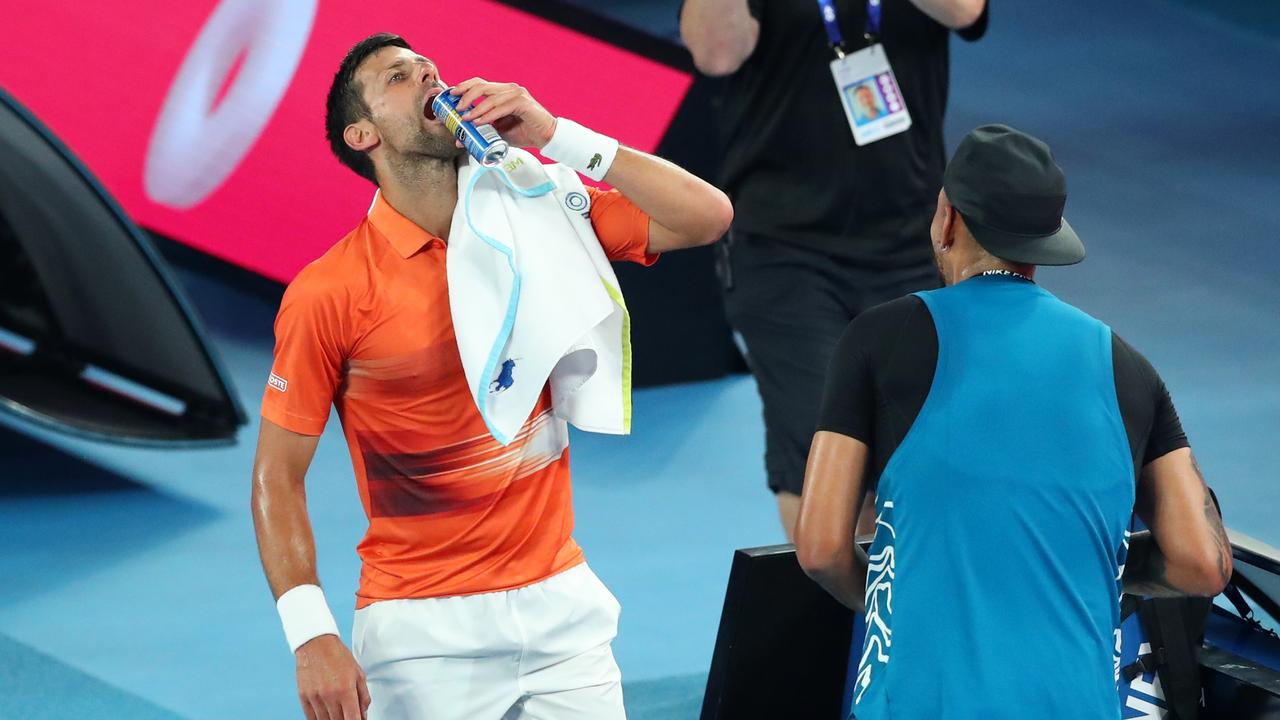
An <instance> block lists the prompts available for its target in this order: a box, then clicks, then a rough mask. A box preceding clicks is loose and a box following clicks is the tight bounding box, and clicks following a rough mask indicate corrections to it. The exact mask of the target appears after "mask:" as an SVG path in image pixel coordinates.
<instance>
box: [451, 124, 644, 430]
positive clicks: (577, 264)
mask: <svg viewBox="0 0 1280 720" xmlns="http://www.w3.org/2000/svg"><path fill="white" fill-rule="evenodd" d="M446 258H447V259H446V264H447V269H448V276H449V308H450V311H451V312H452V313H453V327H454V332H455V334H456V335H457V338H458V352H459V354H460V355H461V357H462V367H463V370H464V371H465V372H466V376H467V384H468V386H469V387H470V388H471V394H472V397H473V398H474V399H475V402H476V407H477V408H479V410H480V415H481V416H482V417H483V418H484V421H485V424H486V425H487V426H488V428H489V432H490V433H492V435H493V437H494V438H496V439H497V440H498V442H500V443H502V444H503V445H507V444H509V443H510V442H511V440H512V438H514V437H515V436H516V433H517V432H518V431H519V430H520V428H521V427H522V426H523V425H524V423H525V421H526V420H527V419H528V417H529V414H530V413H531V412H532V411H533V408H534V405H535V404H537V402H538V397H539V395H541V394H542V388H543V387H544V386H545V385H546V384H547V382H548V381H550V383H551V399H552V405H553V408H554V412H555V415H556V416H557V417H559V418H561V419H563V420H565V421H567V422H569V423H572V424H573V425H574V426H576V427H578V428H580V429H582V430H588V431H591V432H600V433H611V434H619V435H621V434H627V433H629V432H631V338H630V333H631V321H630V317H629V315H628V314H627V308H626V303H625V302H624V301H623V298H622V293H621V291H620V290H619V289H618V279H617V276H615V275H614V273H613V268H612V267H611V266H610V265H609V260H608V258H607V257H606V256H605V253H604V250H603V249H602V248H601V247H600V241H599V239H598V238H597V237H596V234H595V230H594V229H593V228H592V226H591V219H590V195H589V194H588V193H587V190H586V188H585V187H584V186H583V185H582V181H581V179H579V177H578V174H577V173H576V172H574V171H573V170H572V169H570V168H566V167H563V166H561V165H543V164H542V163H540V162H539V161H538V159H537V158H535V157H534V156H533V155H530V154H529V153H527V152H525V151H523V150H518V149H513V150H512V151H511V153H510V154H509V155H508V156H507V159H506V160H505V161H504V162H503V163H502V165H501V166H500V167H499V168H492V169H489V168H483V167H481V166H480V165H479V164H478V163H477V162H476V161H475V160H471V161H470V162H469V164H468V165H466V166H465V167H462V168H460V169H459V171H458V207H457V210H456V211H455V212H454V215H453V223H452V225H451V228H450V231H449V247H448V255H447V256H446Z"/></svg>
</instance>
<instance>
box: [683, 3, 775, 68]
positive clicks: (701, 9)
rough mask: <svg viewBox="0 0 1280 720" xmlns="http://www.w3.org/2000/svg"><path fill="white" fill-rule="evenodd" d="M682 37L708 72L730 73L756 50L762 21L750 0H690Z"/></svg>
mask: <svg viewBox="0 0 1280 720" xmlns="http://www.w3.org/2000/svg"><path fill="white" fill-rule="evenodd" d="M680 36H681V37H682V38H683V39H684V44H685V45H686V46H687V47H688V48H689V52H690V54H692V55H693V63H694V65H695V66H697V68H698V70H699V71H701V72H702V73H703V74H705V75H713V76H715V75H728V74H730V73H733V72H734V71H736V70H737V69H738V68H739V67H741V66H742V63H743V62H745V61H746V59H747V58H748V57H750V56H751V53H752V52H753V51H754V50H755V46H756V41H757V39H758V38H759V36H760V24H759V22H758V21H757V20H756V19H755V18H753V17H751V11H750V10H748V9H747V0H686V2H685V4H684V9H683V10H682V11H681V13H680Z"/></svg>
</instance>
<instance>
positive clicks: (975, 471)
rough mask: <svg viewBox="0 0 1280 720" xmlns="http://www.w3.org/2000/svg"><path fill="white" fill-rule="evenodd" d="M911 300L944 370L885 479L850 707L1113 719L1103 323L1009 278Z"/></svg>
mask: <svg viewBox="0 0 1280 720" xmlns="http://www.w3.org/2000/svg"><path fill="white" fill-rule="evenodd" d="M918 295H919V297H920V298H921V299H923V300H924V302H925V305H926V306H927V307H928V309H929V312H930V314H931V315H932V316H933V322H934V325H935V327H936V329H937V333H938V362H937V367H936V369H935V371H934V378H933V385H932V387H931V389H930V391H929V395H928V398H927V399H926V400H925V403H924V406H923V407H922V408H921V410H920V414H919V416H918V417H917V418H916V420H915V422H914V423H913V424H912V426H911V429H910V431H909V432H908V433H907V435H906V437H905V438H904V439H903V441H902V444H901V445H900V446H899V447H898V449H897V451H896V452H895V453H894V454H893V455H892V457H891V458H890V459H889V462H888V464H887V465H886V467H885V469H884V472H883V473H882V474H881V477H880V484H879V487H878V489H877V496H876V510H877V515H878V517H877V520H876V534H875V541H874V543H873V544H872V546H871V551H870V558H871V562H870V567H869V569H868V572H867V587H866V600H867V611H866V625H867V632H866V639H865V641H864V645H863V652H862V654H861V661H860V663H859V665H858V668H857V671H856V672H857V676H856V678H855V680H854V684H853V693H854V699H855V706H854V715H855V716H856V717H857V719H858V720H882V719H887V718H899V719H907V720H915V719H917V718H929V719H930V720H948V719H953V718H954V719H956V720H979V719H980V720H999V719H1001V718H1010V719H1011V720H1012V719H1013V718H1017V719H1018V720H1022V719H1023V718H1032V717H1034V718H1048V719H1056V718H1070V719H1071V720H1078V719H1087V720H1093V719H1095V718H1098V719H1103V718H1105V719H1107V720H1113V719H1116V718H1119V717H1120V708H1119V703H1118V702H1117V700H1116V697H1117V696H1116V685H1115V678H1116V672H1117V665H1116V663H1117V662H1118V661H1117V659H1116V654H1115V653H1116V646H1117V642H1118V636H1117V628H1118V626H1119V614H1120V612H1119V595H1120V588H1119V577H1120V573H1121V570H1122V568H1123V562H1124V555H1125V552H1126V530H1127V528H1128V523H1129V518H1130V514H1131V513H1132V511H1133V502H1134V468H1133V458H1132V455H1131V454H1130V449H1129V441H1128V438H1127V436H1126V435H1125V429H1124V422H1123V420H1122V418H1121V415H1120V408H1119V404H1118V401H1117V399H1116V389H1115V378H1114V373H1113V369H1112V361H1111V330H1110V328H1108V327H1107V326H1106V325H1104V324H1103V323H1101V322H1099V321H1098V320H1095V319H1094V318H1092V317H1090V316H1088V315H1086V314H1085V313H1083V312H1081V311H1080V310H1077V309H1076V308H1074V307H1071V306H1070V305H1067V304H1066V303H1064V302H1062V301H1060V300H1058V299H1057V298H1055V297H1054V296H1053V295H1051V294H1050V293H1048V292H1047V291H1045V290H1044V289H1042V288H1040V287H1039V286H1038V285H1035V284H1033V283H1030V282H1027V281H1025V280H1021V279H1018V278H1011V277H1003V276H985V277H976V278H972V279H970V280H967V281H964V282H961V283H959V284H957V285H955V286H952V287H948V288H943V289H941V290H935V291H931V292H925V293H918Z"/></svg>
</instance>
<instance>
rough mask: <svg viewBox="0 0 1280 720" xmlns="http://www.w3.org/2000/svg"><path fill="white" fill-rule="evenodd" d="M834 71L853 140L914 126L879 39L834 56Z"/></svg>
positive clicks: (863, 141) (865, 140) (868, 141)
mask: <svg viewBox="0 0 1280 720" xmlns="http://www.w3.org/2000/svg"><path fill="white" fill-rule="evenodd" d="M831 75H832V77H834V78H835V81H836V89H837V90H838V91H839V92H840V104H841V105H843V106H844V114H845V116H846V117H847V118H848V119H849V128H850V129H851V130H853V141H854V142H855V143H857V144H858V145H859V146H862V145H870V144H871V143H873V142H875V141H877V140H882V139H884V138H887V137H889V136H890V135H897V134H898V133H900V132H903V131H905V130H906V129H907V128H909V127H911V114H910V113H908V112H907V104H906V103H905V102H903V100H902V92H901V91H900V90H898V81H897V79H895V78H894V77H893V68H891V67H889V58H888V56H886V55H885V52H884V46H883V45H881V44H880V43H875V44H874V45H871V46H869V47H866V48H863V49H861V50H859V51H858V52H855V53H852V54H850V55H845V56H844V57H842V58H839V59H837V60H832V61H831Z"/></svg>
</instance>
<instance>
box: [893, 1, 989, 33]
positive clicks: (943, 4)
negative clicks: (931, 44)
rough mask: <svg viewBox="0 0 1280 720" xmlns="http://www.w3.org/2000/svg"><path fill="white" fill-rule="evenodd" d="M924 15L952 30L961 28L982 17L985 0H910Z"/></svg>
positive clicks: (985, 4)
mask: <svg viewBox="0 0 1280 720" xmlns="http://www.w3.org/2000/svg"><path fill="white" fill-rule="evenodd" d="M911 2H912V3H914V4H915V6H916V7H918V8H920V11H921V12H923V13H924V14H925V15H928V16H929V17H931V18H933V19H934V20H936V21H938V23H940V24H942V25H945V26H947V27H949V28H951V29H952V30H963V29H964V28H967V27H969V26H970V25H972V24H974V23H975V22H977V21H978V18H980V17H982V11H983V9H984V8H986V6H987V0H911Z"/></svg>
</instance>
